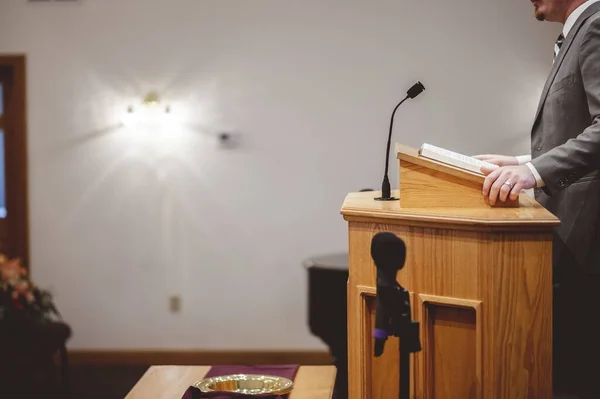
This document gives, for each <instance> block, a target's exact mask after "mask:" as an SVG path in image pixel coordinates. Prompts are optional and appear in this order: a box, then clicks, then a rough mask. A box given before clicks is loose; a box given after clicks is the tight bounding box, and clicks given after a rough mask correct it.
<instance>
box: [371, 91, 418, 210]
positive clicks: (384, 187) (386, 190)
mask: <svg viewBox="0 0 600 399" xmlns="http://www.w3.org/2000/svg"><path fill="white" fill-rule="evenodd" d="M409 98H410V97H409V96H408V95H407V96H406V97H404V99H403V100H402V101H400V102H399V103H398V105H396V108H394V112H392V118H391V119H390V132H389V134H388V139H387V147H386V150H385V172H384V174H383V182H382V183H381V197H380V198H377V199H378V200H380V201H393V200H396V199H397V198H393V197H392V196H391V195H392V188H391V186H390V179H389V178H388V169H389V166H390V146H391V144H392V132H393V130H394V116H395V115H396V111H397V110H398V107H400V106H401V105H402V103H403V102H404V101H406V100H408V99H409Z"/></svg>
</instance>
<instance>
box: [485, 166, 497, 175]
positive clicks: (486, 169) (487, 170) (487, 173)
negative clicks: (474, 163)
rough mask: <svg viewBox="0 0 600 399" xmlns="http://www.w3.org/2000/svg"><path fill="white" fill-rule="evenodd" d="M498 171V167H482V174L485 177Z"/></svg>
mask: <svg viewBox="0 0 600 399" xmlns="http://www.w3.org/2000/svg"><path fill="white" fill-rule="evenodd" d="M496 169H498V167H497V166H495V167H493V168H491V167H487V166H482V167H481V173H483V174H484V175H486V176H487V175H489V174H490V173H492V172H493V171H495V170H496Z"/></svg>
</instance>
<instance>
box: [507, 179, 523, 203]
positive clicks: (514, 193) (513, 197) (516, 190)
mask: <svg viewBox="0 0 600 399" xmlns="http://www.w3.org/2000/svg"><path fill="white" fill-rule="evenodd" d="M521 190H523V183H521V182H520V181H519V182H517V184H515V186H514V187H513V188H512V190H510V199H511V200H512V201H516V200H517V198H519V194H520V193H521Z"/></svg>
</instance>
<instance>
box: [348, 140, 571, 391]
mask: <svg viewBox="0 0 600 399" xmlns="http://www.w3.org/2000/svg"><path fill="white" fill-rule="evenodd" d="M396 153H397V158H398V165H399V168H400V170H399V172H400V173H399V180H400V181H399V189H398V190H394V191H393V194H394V195H395V196H397V197H398V198H399V200H397V201H376V200H375V199H374V198H375V197H378V196H379V194H380V193H378V192H359V193H350V194H348V196H347V197H346V199H345V201H344V204H343V207H342V210H341V213H342V215H343V217H344V219H345V220H346V221H347V222H348V229H349V279H348V361H349V364H348V381H349V399H380V398H381V399H395V398H398V395H399V390H398V381H399V377H398V372H399V353H398V352H399V351H398V341H399V340H398V339H397V338H394V337H390V338H388V340H387V342H386V345H385V350H384V353H383V355H382V356H380V357H375V356H374V354H373V347H374V340H373V338H372V336H373V329H374V323H375V303H376V301H375V297H376V275H377V269H376V267H375V264H374V262H373V260H372V258H371V254H370V246H371V240H372V238H373V236H374V235H375V234H376V233H378V232H381V231H389V232H392V233H394V234H396V235H397V236H398V237H400V238H401V239H402V240H403V241H404V242H405V244H406V262H405V264H404V267H403V268H402V269H401V270H400V271H399V272H398V274H397V281H398V283H399V284H400V285H401V286H402V287H404V288H405V289H406V290H407V291H408V292H409V297H410V303H411V311H412V319H413V320H415V321H418V322H419V323H420V341H421V346H422V350H421V351H420V352H417V353H414V354H411V361H410V392H411V398H419V399H420V398H424V399H430V398H436V399H438V398H448V399H471V398H473V399H475V398H477V399H480V398H482V399H492V398H493V399H519V398H523V399H525V398H528V399H550V398H551V397H552V231H553V228H554V227H555V226H557V225H558V224H559V220H558V219H557V218H556V217H555V216H554V215H552V214H551V213H550V212H548V211H547V210H546V209H544V208H543V207H542V206H541V205H539V204H538V203H537V202H536V201H535V200H533V199H532V198H531V197H529V196H528V195H526V194H521V196H520V197H519V199H518V200H517V201H515V202H512V203H508V204H499V205H498V206H493V207H492V206H490V205H489V204H488V203H487V202H486V201H485V200H484V197H483V195H482V193H481V189H482V184H483V181H484V177H483V176H482V175H480V174H477V173H473V172H470V171H466V170H464V169H459V168H455V167H452V166H449V165H446V164H444V163H441V162H436V161H431V160H428V159H425V158H422V157H420V156H419V154H418V152H417V151H416V150H414V149H411V148H408V147H404V146H397V147H396Z"/></svg>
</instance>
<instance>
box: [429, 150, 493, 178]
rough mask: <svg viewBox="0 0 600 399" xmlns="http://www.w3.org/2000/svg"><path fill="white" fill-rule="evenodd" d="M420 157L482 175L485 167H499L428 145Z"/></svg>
mask: <svg viewBox="0 0 600 399" xmlns="http://www.w3.org/2000/svg"><path fill="white" fill-rule="evenodd" d="M419 155H420V156H421V157H424V158H428V159H433V160H435V161H439V162H443V163H445V164H448V165H451V166H454V167H457V168H461V169H466V170H470V171H471V172H475V173H480V174H482V173H481V168H482V167H483V166H486V167H488V168H492V169H493V168H496V167H497V165H494V164H492V163H489V162H485V161H481V160H479V159H477V158H473V157H470V156H467V155H463V154H459V153H458V152H454V151H450V150H447V149H445V148H441V147H436V146H434V145H431V144H427V143H425V144H423V145H422V146H421V148H420V149H419Z"/></svg>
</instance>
